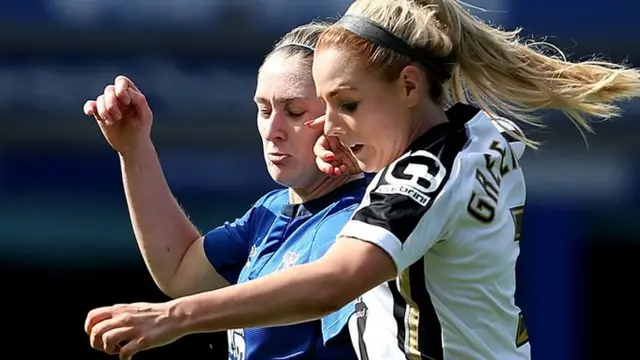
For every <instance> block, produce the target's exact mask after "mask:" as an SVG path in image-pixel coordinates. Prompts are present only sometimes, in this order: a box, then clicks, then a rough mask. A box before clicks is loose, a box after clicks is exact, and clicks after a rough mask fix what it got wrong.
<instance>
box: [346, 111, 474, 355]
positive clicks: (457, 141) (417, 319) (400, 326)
mask: <svg viewBox="0 0 640 360" xmlns="http://www.w3.org/2000/svg"><path fill="white" fill-rule="evenodd" d="M471 109H472V111H469V110H470V109H469V107H466V106H465V107H464V108H463V109H462V111H463V112H464V114H460V113H458V115H459V116H466V117H467V119H466V120H469V119H471V118H473V116H475V114H477V112H478V111H477V109H474V108H471ZM458 110H460V108H458ZM458 119H459V118H458ZM465 123H466V121H461V122H455V121H452V122H451V124H452V125H451V127H450V128H449V130H448V134H444V135H445V136H446V137H445V138H444V139H443V138H442V137H440V138H439V139H441V140H442V139H443V140H444V141H441V142H439V143H432V146H431V147H429V145H426V146H425V145H424V143H423V144H421V145H422V146H423V147H422V148H423V149H428V150H429V151H431V152H433V153H434V154H435V155H436V156H437V157H438V158H439V159H440V161H441V163H442V164H443V165H444V166H445V167H446V168H447V171H448V172H449V171H450V169H451V168H452V167H453V163H454V161H455V158H456V157H457V156H458V153H459V152H460V151H461V150H463V149H464V148H465V147H466V146H467V144H468V142H469V136H468V133H467V128H466V126H465ZM414 144H415V143H414ZM412 147H413V146H412ZM448 176H449V173H447V176H446V179H445V180H444V181H443V184H444V183H446V180H447V179H448ZM381 178H382V179H384V174H383V176H382V177H381ZM440 190H441V188H439V189H438V190H437V191H440ZM382 195H385V194H382ZM371 196H372V202H373V201H379V200H388V199H389V198H384V199H375V198H373V196H377V195H376V193H371ZM434 197H435V195H434ZM397 198H405V197H404V196H401V195H396V196H395V197H393V198H392V199H391V200H392V201H391V202H390V203H389V204H387V205H386V206H387V208H386V211H392V210H393V211H395V210H394V206H396V205H397V203H396V202H394V201H398V200H397ZM410 204H414V206H413V207H412V208H411V209H413V212H410V211H407V210H406V209H405V210H402V211H403V212H402V213H401V217H400V218H399V219H397V220H396V221H397V222H395V223H393V222H392V223H390V224H391V227H386V228H387V229H388V230H390V231H392V232H393V233H394V234H395V235H396V236H397V237H398V238H399V239H400V240H401V241H405V240H406V239H407V238H408V237H409V235H410V234H411V233H412V232H413V230H414V229H415V227H416V226H417V224H418V222H419V221H420V219H421V218H422V216H423V215H424V213H425V212H426V211H428V210H429V207H428V206H426V207H421V206H417V205H418V204H416V203H415V202H410ZM366 208H367V207H365V208H364V209H366ZM379 209H380V208H379ZM356 215H357V214H356ZM365 215H366V214H365ZM402 216H409V217H410V219H402ZM360 220H361V221H363V220H362V219H360ZM365 221H366V220H365ZM375 224H376V225H379V224H378V223H375ZM383 224H384V223H383ZM403 226H404V227H405V228H403ZM424 262H425V259H424V257H422V258H420V260H419V261H417V262H416V263H414V264H412V265H411V266H409V268H407V269H405V270H404V271H403V272H402V273H401V275H400V276H399V277H398V279H397V280H393V281H389V282H388V283H387V285H388V287H389V291H390V292H391V295H392V298H393V317H394V319H395V321H396V326H397V334H398V337H397V341H398V347H399V348H400V349H402V350H403V351H404V352H405V356H406V359H408V360H417V359H423V360H424V359H428V360H442V359H444V348H443V344H442V327H441V324H440V319H439V318H438V315H437V313H436V310H435V307H434V306H433V303H432V301H431V296H430V295H429V291H428V290H427V287H426V283H427V279H426V277H427V275H426V274H425V271H424V266H425V263H424Z"/></svg>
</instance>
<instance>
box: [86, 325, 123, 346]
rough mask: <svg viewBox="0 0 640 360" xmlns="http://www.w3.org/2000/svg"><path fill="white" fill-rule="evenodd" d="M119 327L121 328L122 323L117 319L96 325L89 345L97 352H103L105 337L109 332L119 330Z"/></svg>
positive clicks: (90, 336) (90, 335) (92, 330)
mask: <svg viewBox="0 0 640 360" xmlns="http://www.w3.org/2000/svg"><path fill="white" fill-rule="evenodd" d="M119 327H121V323H120V321H118V320H116V319H107V320H104V321H101V322H99V323H97V324H95V325H94V326H93V328H92V329H91V333H90V334H89V343H90V344H91V347H92V348H94V349H96V350H103V349H104V344H103V343H102V338H103V335H104V334H105V333H106V332H107V331H110V330H113V329H117V328H119Z"/></svg>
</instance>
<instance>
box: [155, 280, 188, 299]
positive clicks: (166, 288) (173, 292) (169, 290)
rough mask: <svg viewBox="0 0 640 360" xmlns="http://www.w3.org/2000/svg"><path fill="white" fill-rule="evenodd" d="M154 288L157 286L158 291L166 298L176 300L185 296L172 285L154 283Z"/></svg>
mask: <svg viewBox="0 0 640 360" xmlns="http://www.w3.org/2000/svg"><path fill="white" fill-rule="evenodd" d="M156 286H158V289H160V291H162V293H163V294H165V295H166V296H168V297H170V298H172V299H176V298H179V297H183V296H185V295H187V294H185V293H184V292H183V291H181V289H179V288H178V287H177V286H175V285H174V284H162V283H158V282H156Z"/></svg>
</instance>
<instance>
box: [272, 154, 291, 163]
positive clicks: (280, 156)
mask: <svg viewBox="0 0 640 360" xmlns="http://www.w3.org/2000/svg"><path fill="white" fill-rule="evenodd" d="M290 157H291V155H289V154H284V153H279V152H272V153H268V154H267V158H268V159H269V161H271V162H273V163H279V162H282V161H285V160H286V159H288V158H290Z"/></svg>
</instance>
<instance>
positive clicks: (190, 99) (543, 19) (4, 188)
mask: <svg viewBox="0 0 640 360" xmlns="http://www.w3.org/2000/svg"><path fill="white" fill-rule="evenodd" d="M471 2H472V3H473V4H474V5H478V6H481V7H484V8H487V9H489V10H492V11H490V12H485V13H478V15H480V16H482V17H484V18H487V19H490V20H492V21H495V22H497V23H499V24H502V25H503V26H505V27H507V28H513V27H516V26H522V27H524V34H526V35H530V34H535V35H536V36H538V37H541V36H549V39H550V40H552V41H554V42H555V43H556V44H558V45H560V47H561V48H562V49H565V50H567V52H568V53H569V54H570V56H571V58H573V59H578V58H586V57H588V56H589V55H591V54H593V53H598V54H603V55H604V56H606V57H607V58H610V59H613V60H616V61H621V60H624V59H627V60H628V61H629V62H631V63H632V64H639V63H640V46H639V45H640V44H639V43H638V40H637V34H638V31H640V22H638V21H637V14H638V11H640V3H638V2H627V1H624V0H610V1H609V2H607V3H606V4H603V3H602V2H599V1H595V0H563V1H557V0H538V1H535V2H530V1H516V0H472V1H471ZM349 3H350V1H348V0H322V1H300V0H234V1H228V0H227V1H222V0H128V1H126V0H108V1H104V0H5V1H3V2H0V274H1V280H0V284H1V287H0V292H1V293H0V294H1V297H0V299H1V301H2V307H1V308H0V313H1V315H0V316H1V318H0V319H1V320H0V321H2V322H1V323H0V324H1V325H2V328H3V329H4V331H5V333H8V337H7V336H3V337H2V338H1V340H0V344H2V345H3V346H2V353H1V354H0V359H2V360H20V359H49V358H52V357H55V356H64V357H66V358H68V359H72V358H73V359H75V358H78V359H80V358H82V359H85V360H89V359H101V358H106V356H103V355H101V354H98V353H97V352H94V351H91V350H90V349H89V345H88V341H87V338H86V336H85V335H84V333H83V330H82V325H83V320H84V317H85V315H86V313H87V311H88V310H90V309H91V308H93V307H96V306H101V305H110V304H113V303H117V302H131V301H161V300H163V299H164V297H163V295H162V294H160V293H159V291H158V290H156V289H155V287H154V285H153V283H152V281H151V280H150V277H149V276H148V275H147V274H146V271H145V268H144V265H143V263H142V260H141V257H140V255H139V254H138V252H137V249H136V246H135V242H134V239H133V237H132V234H131V230H130V225H129V221H128V216H127V211H126V207H125V203H124V200H123V196H122V191H121V184H120V175H119V167H118V161H117V157H116V156H115V154H114V153H113V152H112V151H111V150H110V149H109V147H108V146H107V145H106V143H105V142H104V140H103V138H102V136H101V135H100V133H99V131H98V130H97V128H96V127H95V124H94V122H93V120H92V119H88V118H84V117H83V116H82V105H83V103H84V101H85V100H86V99H89V98H93V97H95V96H96V95H97V94H99V93H101V92H102V90H103V88H104V86H105V85H106V84H107V83H109V82H111V81H113V79H114V77H115V76H116V75H118V74H126V75H129V76H131V77H132V78H133V79H134V80H135V81H136V82H137V84H138V85H139V86H140V87H141V89H142V90H143V91H144V92H145V93H146V94H147V95H148V98H149V100H150V103H151V106H152V108H153V109H154V112H155V125H154V129H153V137H154V140H155V143H156V145H157V147H158V149H159V151H160V155H161V159H162V162H163V165H164V169H165V173H166V176H167V178H168V180H169V182H170V184H171V186H172V188H173V190H174V192H175V194H176V195H177V196H178V198H179V199H180V201H181V203H182V204H183V205H184V206H185V207H186V209H187V210H188V212H189V214H190V215H191V216H192V218H193V219H194V220H195V222H196V223H197V224H198V225H199V226H200V227H201V228H202V229H203V230H205V229H208V228H212V227H214V226H216V225H218V224H219V223H220V222H222V221H223V220H225V219H230V218H233V217H235V216H236V215H239V214H241V213H242V212H243V211H244V209H245V208H246V207H247V206H248V205H249V204H250V203H251V202H252V201H253V200H255V199H256V198H257V197H258V196H259V195H260V194H261V193H263V192H264V191H265V190H268V189H271V188H273V187H274V186H275V185H274V184H273V183H272V182H271V181H270V179H269V177H268V175H267V174H266V171H265V169H264V164H263V162H262V158H261V152H260V146H259V140H258V136H257V132H256V130H255V128H254V119H255V109H254V106H253V104H252V102H251V98H252V94H253V90H254V84H255V75H256V70H257V68H258V66H259V64H260V62H261V60H262V57H263V55H264V54H265V53H266V52H267V51H268V49H269V47H270V46H271V44H272V43H273V42H274V41H275V40H276V39H277V38H278V37H279V36H280V35H282V34H283V33H284V32H286V31H287V30H289V29H290V28H292V27H293V26H296V25H299V24H302V23H305V22H307V21H309V20H311V19H313V18H325V17H328V16H335V15H338V14H340V13H341V12H342V11H343V10H344V9H345V8H346V7H347V6H348V4H349ZM639 105H640V104H639V103H629V104H626V105H625V106H626V109H627V112H626V114H625V115H624V117H623V118H621V119H619V120H616V121H615V122H613V123H606V124H598V125H597V126H596V130H597V132H598V136H596V137H590V138H589V141H590V146H589V148H587V147H586V146H585V143H584V142H583V139H582V138H581V137H580V135H579V133H578V132H577V131H576V130H575V129H574V128H573V127H572V126H571V125H570V124H569V122H568V121H565V120H564V119H562V118H560V117H559V116H558V115H557V114H549V116H548V118H547V119H548V120H549V124H550V127H549V129H545V130H544V131H538V132H537V133H535V134H534V137H535V138H536V139H539V140H544V141H545V146H544V147H543V148H542V149H541V150H539V151H536V152H530V153H528V154H527V155H526V157H525V160H524V161H523V163H524V168H525V171H526V174H527V176H528V186H529V199H528V207H527V210H526V214H527V215H526V216H525V225H524V235H523V240H522V249H523V255H522V257H521V260H520V263H519V266H520V268H519V273H518V276H519V277H520V286H519V293H518V297H519V301H520V303H521V304H522V307H523V308H524V311H525V316H526V318H527V320H528V326H529V330H530V334H531V338H532V342H533V344H534V359H543V360H555V359H558V360H560V359H586V358H593V359H596V358H597V359H623V358H624V359H626V358H629V359H630V358H632V357H628V356H625V355H623V354H627V353H631V350H630V349H633V347H634V346H633V343H632V342H631V341H632V339H633V335H632V332H633V330H635V329H633V328H631V330H630V331H626V330H624V329H623V328H622V326H624V325H625V324H626V325H627V326H629V327H632V326H633V325H634V324H635V321H633V320H635V319H637V314H636V312H635V310H634V307H633V305H632V304H633V303H634V301H633V300H632V299H633V298H634V296H633V294H632V291H633V290H634V289H633V288H634V287H635V286H637V284H638V283H637V280H636V281H635V282H634V281H633V280H634V275H637V274H638V270H637V269H638V267H637V261H636V258H637V257H638V256H639V255H640V241H639V240H638V239H640V221H638V220H636V221H634V220H633V219H634V218H635V216H638V215H640V213H639V210H640V207H639V206H638V198H639V195H640V166H639V163H638V162H637V161H638V159H639V157H638V153H637V151H638V148H639V145H637V143H636V140H637V137H638V135H637V134H638V132H637V131H639V130H640V118H639V117H640V106H639ZM634 283H635V284H636V285H633V284H634ZM618 329H619V330H618ZM225 351H226V343H225V342H224V339H223V336H222V335H218V336H216V335H203V336H195V337H190V338H187V339H184V340H182V341H179V342H178V343H177V344H174V345H171V346H169V347H167V348H164V349H161V350H157V351H152V352H150V353H147V354H143V355H141V356H139V359H170V358H172V359H222V358H225V356H224V353H225Z"/></svg>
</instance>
